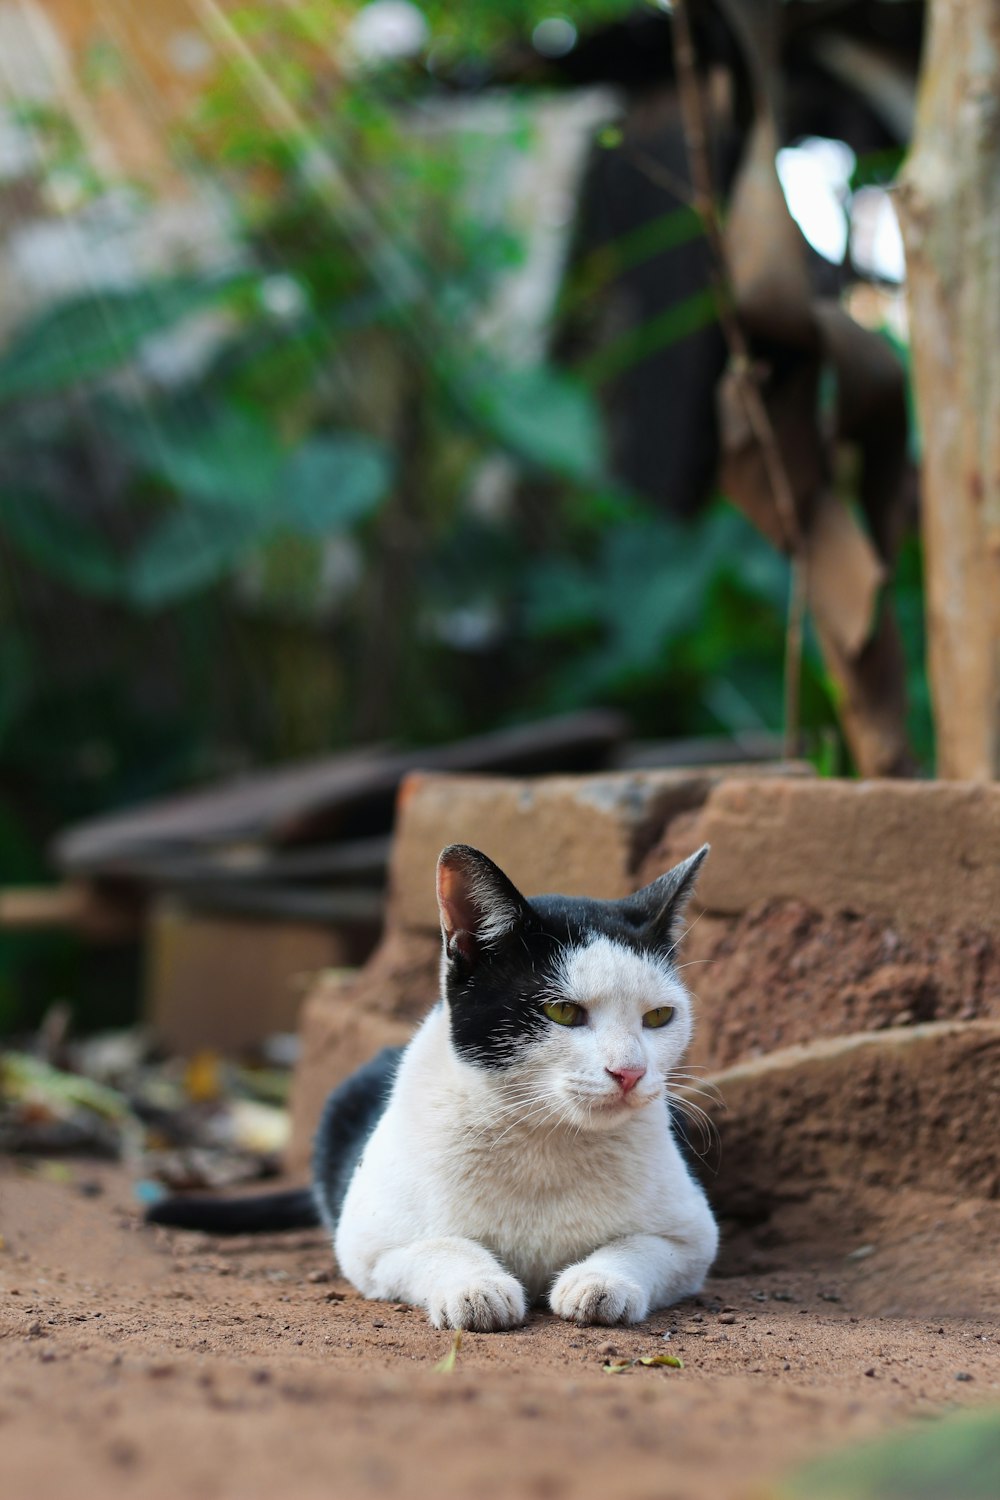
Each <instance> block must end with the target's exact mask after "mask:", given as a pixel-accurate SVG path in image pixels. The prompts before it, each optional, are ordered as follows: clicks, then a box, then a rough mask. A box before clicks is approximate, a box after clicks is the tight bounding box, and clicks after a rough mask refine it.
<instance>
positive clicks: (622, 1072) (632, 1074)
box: [604, 1068, 646, 1094]
mask: <svg viewBox="0 0 1000 1500" xmlns="http://www.w3.org/2000/svg"><path fill="white" fill-rule="evenodd" d="M604 1071H605V1073H608V1074H610V1076H611V1077H612V1078H614V1079H615V1080H616V1082H617V1083H618V1086H619V1087H620V1089H621V1091H622V1093H623V1094H630V1093H631V1092H632V1090H633V1089H634V1088H635V1086H636V1084H637V1083H638V1082H639V1079H640V1078H644V1077H645V1076H646V1069H645V1068H605V1070H604Z"/></svg>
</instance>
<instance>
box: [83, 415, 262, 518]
mask: <svg viewBox="0 0 1000 1500" xmlns="http://www.w3.org/2000/svg"><path fill="white" fill-rule="evenodd" d="M109 420H110V424H111V426H112V427H113V429H114V430H115V432H116V434H117V435H118V437H119V438H120V439H121V440H122V441H123V442H124V443H125V444H126V446H127V447H128V449H129V451H130V452H131V453H132V455H133V457H134V458H136V459H137V460H138V461H139V462H140V463H141V464H142V465H143V466H144V467H145V468H146V469H147V470H149V471H150V472H151V473H153V474H155V475H156V476H157V477H158V478H160V479H162V480H163V481H164V482H165V483H166V484H169V485H170V486H171V488H172V489H174V490H175V491H176V492H177V493H178V494H179V495H183V496H185V497H187V498H190V499H194V500H198V501H201V502H202V503H203V504H205V505H215V506H225V507H232V508H237V509H239V508H252V507H257V508H260V509H262V508H264V507H265V506H267V504H268V503H269V502H270V501H271V500H272V499H273V498H274V496H275V495H276V493H277V491H278V480H279V476H280V473H281V467H282V463H283V461H284V455H283V452H282V449H281V446H280V444H279V442H278V439H277V437H276V435H275V433H274V429H273V428H272V426H271V425H270V423H268V422H267V421H265V420H263V419H262V417H261V416H260V415H259V414H258V415H255V414H253V413H251V412H249V411H245V410H244V409H243V408H242V407H239V406H233V405H231V404H230V403H228V402H225V401H219V400H213V399H211V398H209V397H206V396H204V395H202V396H200V397H194V396H192V397H189V398H187V399H185V400H183V401H176V402H173V403H172V404H170V405H169V406H164V407H159V408H150V409H149V410H146V409H138V410H135V409H133V410H129V409H126V408H117V409H109Z"/></svg>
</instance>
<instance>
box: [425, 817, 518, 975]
mask: <svg viewBox="0 0 1000 1500" xmlns="http://www.w3.org/2000/svg"><path fill="white" fill-rule="evenodd" d="M437 898H438V909H439V911H440V913H441V933H442V936H443V937H444V946H445V952H446V953H447V955H448V957H449V958H458V959H462V960H464V961H465V963H466V964H473V963H475V961H476V959H477V958H478V957H479V955H480V953H481V952H482V950H483V949H484V948H489V947H491V946H492V945H493V944H494V943H496V942H497V941H498V940H499V939H500V938H501V937H503V935H504V934H505V933H507V932H510V931H512V930H513V928H515V927H516V926H517V925H518V923H519V922H521V921H522V919H523V918H524V917H525V916H526V915H527V913H528V910H529V908H528V903H527V902H526V901H525V899H524V897H523V896H522V895H521V893H520V891H519V890H518V889H517V887H516V886H515V885H513V884H512V883H511V882H510V881H509V880H508V879H507V876H506V875H505V874H504V872H503V871H502V870H501V869H500V868H499V866H497V865H495V864H494V863H493V861H492V860H491V859H487V857H486V855H485V854H480V852H479V850H478V849H473V848H471V847H470V846H469V845H468V844H449V845H448V847H447V849H445V850H443V851H442V853H441V857H440V858H439V859H438V864H437Z"/></svg>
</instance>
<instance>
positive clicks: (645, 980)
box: [335, 938, 718, 1330]
mask: <svg viewBox="0 0 1000 1500" xmlns="http://www.w3.org/2000/svg"><path fill="white" fill-rule="evenodd" d="M550 998H560V999H570V1000H573V1001H575V1002H577V1003H579V1004H582V1005H584V1006H585V1007H586V1009H587V1013H588V1023H587V1025H586V1026H580V1027H574V1028H569V1027H560V1026H556V1025H554V1024H552V1023H549V1024H548V1027H547V1030H546V1032H545V1033H544V1035H543V1038H542V1039H541V1041H539V1042H536V1043H535V1044H533V1045H532V1046H531V1047H530V1049H529V1050H528V1051H527V1052H526V1054H525V1056H524V1058H523V1059H522V1060H521V1061H518V1062H517V1063H515V1064H514V1065H513V1066H511V1067H509V1068H506V1069H503V1070H502V1071H491V1070H488V1069H484V1068H481V1067H476V1066H473V1065H471V1064H469V1063H466V1062H465V1061H464V1060H463V1059H462V1058H461V1057H460V1056H458V1054H456V1052H455V1050H454V1047H453V1046H452V1043H451V1037H450V1030H449V1018H448V1011H447V1005H446V1004H445V1003H442V1004H441V1005H439V1006H437V1007H436V1008H435V1009H434V1010H433V1011H432V1012H431V1014H430V1015H429V1016H428V1017H427V1019H426V1020H425V1021H424V1023H423V1025H422V1026H421V1027H420V1029H419V1031H418V1032H417V1034H416V1035H415V1037H414V1038H413V1040H412V1042H411V1043H410V1045H409V1047H408V1048H407V1050H406V1052H405V1054H404V1056H403V1059H402V1062H401V1065H400V1070H399V1073H398V1075H397V1077H396V1082H395V1085H394V1087H393V1091H392V1095H391V1098H390V1100H389V1104H388V1106H387V1108H386V1111H385V1113H384V1114H383V1116H382V1118H381V1120H380V1121H379V1124H378V1125H377V1127H376V1129H375V1131H374V1134H373V1135H372V1137H371V1139H370V1141H369V1142H368V1144H367V1146H366V1147H365V1150H364V1154H363V1156H362V1158H361V1161H360V1162H359V1164H358V1167H357V1169H356V1171H355V1174H354V1177H353V1179H352V1181H351V1185H350V1187H349V1189H348V1193H347V1198H346V1200H345V1203H344V1208H343V1212H342V1214H341V1216H340V1223H339V1227H338V1229H337V1233H336V1237H335V1250H336V1255H337V1259H338V1261H339V1263H340V1266H341V1269H342V1270H343V1272H344V1274H345V1275H346V1276H348V1277H349V1278H350V1279H351V1281H353V1282H354V1284H355V1285H356V1286H357V1287H358V1288H359V1289H360V1290H361V1291H362V1292H364V1294H365V1296H367V1297H375V1298H386V1299H390V1300H396V1299H399V1300H402V1301H407V1302H413V1303H417V1304H419V1305H421V1306H423V1307H424V1308H426V1310H427V1312H428V1315H429V1317H430V1320H431V1322H432V1323H433V1324H434V1325H435V1326H436V1327H439V1328H440V1327H463V1328H469V1329H479V1330H490V1329H496V1328H508V1327H511V1326H513V1325H514V1324H516V1323H519V1322H521V1321H522V1320H523V1318H524V1316H525V1313H526V1310H527V1306H528V1304H529V1302H531V1301H534V1300H536V1299H539V1298H541V1297H543V1296H544V1295H546V1294H548V1300H549V1303H550V1306H551V1307H552V1310H553V1311H554V1312H556V1313H558V1314H559V1316H560V1317H563V1318H569V1319H574V1320H576V1321H577V1322H581V1323H618V1322H629V1323H633V1322H637V1321H639V1320H641V1319H642V1318H644V1317H646V1315H647V1314H648V1313H649V1311H650V1310H651V1309H653V1308H656V1307H664V1306H667V1305H668V1304H670V1303H672V1302H675V1301H677V1300H678V1299H679V1298H681V1297H685V1296H689V1295H690V1294H692V1293H693V1292H696V1291H697V1290H698V1289H699V1287H700V1286H701V1284H702V1281H703V1279H704V1276H705V1273H706V1272H707V1270H708V1267H709V1266H710V1265H711V1263H712V1260H713V1258H714V1256H715V1252H716V1247H717V1242H718V1234H717V1230H716V1226H715V1221H714V1220H713V1218H712V1214H711V1211H710V1209H709V1207H708V1204H707V1202H706V1200H705V1196H704V1194H703V1192H702V1190H701V1188H700V1187H699V1186H698V1185H697V1184H696V1183H695V1182H694V1181H693V1180H692V1178H691V1177H690V1175H689V1174H688V1171H687V1168H686V1166H685V1165H684V1162H683V1160H682V1158H681V1156H680V1153H679V1152H678V1149H677V1147H676V1145H675V1143H674V1140H673V1136H672V1134H671V1131H670V1127H669V1123H668V1117H667V1105H666V1100H665V1092H666V1086H667V1077H668V1074H669V1071H670V1069H672V1068H674V1067H676V1065H677V1063H678V1062H679V1061H680V1057H681V1054H682V1053H683V1051H684V1049H685V1047H686V1046H687V1043H688V1040H689V1039H690V1035H691V1014H690V1003H689V1001H688V997H687V994H686V992H685V991H684V989H683V987H682V986H681V984H680V983H679V982H678V980H677V979H676V978H675V977H674V975H673V974H672V973H671V971H670V969H669V966H668V965H667V964H666V962H661V961H659V960H657V959H656V958H654V957H652V956H649V955H642V954H637V953H635V952H633V951H632V950H631V949H629V948H626V947H624V946H622V945H619V944H616V943H613V942H611V941H610V940H609V939H607V938H598V939H595V940H594V941H592V942H591V943H589V944H588V945H587V946H586V947H584V948H577V949H571V950H568V951H567V952H566V953H565V954H564V955H563V958H562V963H561V966H560V970H559V972H558V974H557V976H556V978H555V981H554V984H553V986H552V988H551V991H550ZM661 1005H672V1006H674V1007H675V1015H674V1018H673V1020H672V1021H671V1022H670V1024H669V1025H667V1026H665V1027H663V1028H662V1029H658V1030H653V1029H649V1028H644V1027H643V1026H642V1016H643V1014H644V1012H646V1011H648V1010H652V1009H655V1008H656V1007H658V1006H661ZM638 1067H645V1068H646V1073H645V1075H644V1077H643V1078H642V1079H641V1080H640V1081H639V1082H638V1083H637V1084H636V1086H635V1088H634V1089H632V1090H631V1092H630V1093H628V1094H625V1095H623V1094H622V1091H621V1088H620V1087H619V1084H618V1082H617V1081H616V1079H615V1078H614V1077H612V1076H611V1074H612V1073H613V1072H614V1071H615V1070H616V1069H623V1068H638Z"/></svg>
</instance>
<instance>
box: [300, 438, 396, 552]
mask: <svg viewBox="0 0 1000 1500" xmlns="http://www.w3.org/2000/svg"><path fill="white" fill-rule="evenodd" d="M391 481H392V465H391V462H390V459H389V456H388V454H387V453H386V451H385V449H384V448H383V447H382V445H381V444H380V443H377V442H375V441H374V439H372V438H367V437H363V436H362V435H361V434H359V433H352V432H344V433H337V434H330V435H327V436H323V437H315V438H311V439H309V440H308V441H307V442H305V443H303V444H302V445H301V447H299V448H297V449H296V450H295V452H294V453H293V454H292V455H291V456H290V457H289V458H288V459H286V461H285V467H284V472H283V474H282V476H281V481H280V485H279V495H278V511H277V515H276V522H275V524H276V526H277V527H280V528H281V529H282V530H288V531H294V532H295V533H297V534H298V535H300V536H327V535H329V533H331V532H335V531H343V530H345V529H346V528H347V527H348V526H353V525H354V524H355V523H356V522H358V521H363V520H365V519H366V517H368V516H370V515H371V514H372V512H373V511H375V510H376V509H377V508H378V506H379V505H380V504H381V502H382V501H383V500H384V499H385V496H386V493H387V491H388V489H389V485H390V483H391Z"/></svg>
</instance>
